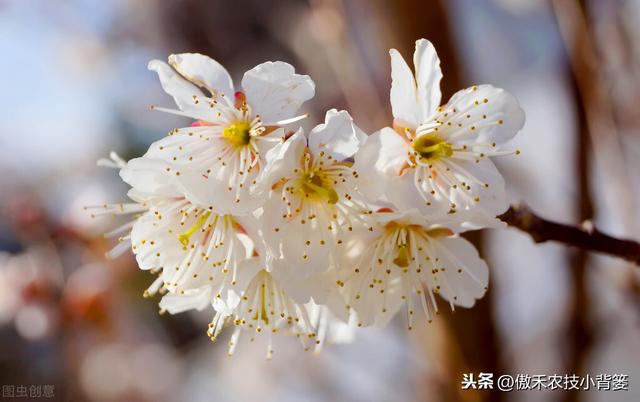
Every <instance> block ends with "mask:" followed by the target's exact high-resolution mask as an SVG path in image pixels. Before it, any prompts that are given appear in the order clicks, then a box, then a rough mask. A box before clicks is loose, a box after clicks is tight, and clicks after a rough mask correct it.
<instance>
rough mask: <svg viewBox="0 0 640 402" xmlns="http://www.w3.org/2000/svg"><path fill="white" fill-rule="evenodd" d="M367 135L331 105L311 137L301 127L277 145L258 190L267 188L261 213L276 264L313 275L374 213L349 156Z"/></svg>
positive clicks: (271, 153) (265, 237) (264, 232)
mask: <svg viewBox="0 0 640 402" xmlns="http://www.w3.org/2000/svg"><path fill="white" fill-rule="evenodd" d="M364 138H365V134H364V133H363V132H362V131H361V130H360V129H359V128H358V127H357V126H356V125H355V124H354V123H353V120H352V119H351V117H350V116H349V114H348V113H347V112H345V111H340V112H338V111H336V110H330V111H328V112H327V114H326V118H325V123H324V124H320V125H318V126H316V127H315V128H314V129H312V130H311V132H310V133H309V135H308V137H307V136H306V135H305V134H304V132H303V131H302V130H301V129H300V130H298V131H297V132H296V133H295V134H294V135H293V136H291V137H290V138H288V139H287V140H286V141H284V142H282V143H281V144H279V145H278V146H276V147H274V148H273V149H272V150H271V151H270V152H269V154H268V155H267V161H268V163H267V166H266V168H265V169H264V171H263V172H262V174H261V175H260V176H259V177H258V180H257V184H256V185H255V186H254V188H253V190H254V193H264V192H266V193H268V198H267V200H266V202H265V204H264V213H263V214H262V216H261V218H260V223H261V225H260V226H261V228H262V238H263V240H264V242H265V243H266V244H267V246H268V250H269V252H270V253H271V255H272V256H273V257H274V258H275V259H276V261H275V262H274V263H281V264H288V265H290V266H291V267H292V271H295V272H293V273H294V274H298V275H299V276H301V277H308V276H309V275H313V274H315V273H319V272H323V271H326V270H327V269H328V268H329V264H330V258H331V255H332V252H333V250H334V249H335V248H336V247H340V245H341V244H342V243H343V242H344V241H345V239H346V237H347V236H348V234H349V233H350V232H351V231H352V230H354V227H355V226H358V225H363V224H365V218H366V216H367V214H368V213H370V211H369V209H368V207H367V206H366V205H365V203H364V201H363V199H362V197H361V196H360V195H359V193H358V192H357V190H356V189H355V179H356V177H357V176H358V173H357V172H356V171H355V170H354V169H353V168H352V167H351V163H350V162H349V160H348V158H350V157H352V156H353V155H354V154H355V152H356V151H357V150H358V147H359V145H360V143H361V142H362V141H363V140H364Z"/></svg>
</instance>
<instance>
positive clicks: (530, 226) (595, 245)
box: [498, 204, 640, 265]
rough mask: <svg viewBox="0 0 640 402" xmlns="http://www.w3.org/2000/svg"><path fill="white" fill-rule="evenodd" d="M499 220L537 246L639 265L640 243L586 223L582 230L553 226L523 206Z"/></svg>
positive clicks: (559, 225)
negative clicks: (561, 246)
mask: <svg viewBox="0 0 640 402" xmlns="http://www.w3.org/2000/svg"><path fill="white" fill-rule="evenodd" d="M498 218H499V219H500V220H502V221H503V222H505V223H507V224H508V225H509V226H513V227H515V228H518V229H520V230H521V231H523V232H526V233H527V234H529V235H530V236H531V238H533V241H535V242H536V243H543V242H546V241H557V242H560V243H564V244H567V245H569V246H573V247H578V248H580V249H583V250H588V251H597V252H600V253H604V254H609V255H612V256H615V257H619V258H623V259H625V260H627V261H631V262H633V263H634V264H636V265H640V243H638V242H636V241H633V240H627V239H618V238H616V237H612V236H609V235H607V234H605V233H602V232H600V231H599V230H598V229H596V228H595V227H594V226H593V224H592V223H591V222H589V221H585V222H584V223H583V224H582V227H576V226H571V225H565V224H562V223H557V222H552V221H549V220H546V219H544V218H541V217H539V216H538V215H536V214H535V213H534V212H533V211H531V209H529V207H527V206H526V205H524V204H518V205H512V206H511V207H510V208H509V209H508V210H507V212H505V213H504V214H502V215H500V216H498Z"/></svg>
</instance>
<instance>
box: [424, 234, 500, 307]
mask: <svg viewBox="0 0 640 402" xmlns="http://www.w3.org/2000/svg"><path fill="white" fill-rule="evenodd" d="M432 244H433V246H432V247H431V250H432V251H433V254H434V255H433V256H432V257H431V258H438V259H439V264H440V266H439V268H440V272H438V284H439V285H440V290H439V293H440V295H441V296H442V297H443V298H444V299H445V300H448V301H449V302H451V303H453V304H455V305H458V306H462V307H471V306H473V305H474V303H475V301H476V300H477V299H480V298H481V297H482V296H484V293H485V292H486V289H487V285H488V283H489V268H488V267H487V264H486V262H484V260H483V259H482V258H480V256H479V255H478V250H476V248H475V247H474V246H473V244H471V243H469V242H468V241H467V240H465V239H463V238H461V237H447V238H439V239H436V240H434V241H432ZM442 268H445V269H444V271H443V270H442Z"/></svg>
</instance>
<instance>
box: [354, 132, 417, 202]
mask: <svg viewBox="0 0 640 402" xmlns="http://www.w3.org/2000/svg"><path fill="white" fill-rule="evenodd" d="M409 149H410V148H409V144H408V143H407V142H406V141H405V140H404V139H402V137H400V135H399V134H398V133H396V132H395V131H394V130H393V129H391V128H389V127H385V128H383V129H382V130H380V131H377V132H375V133H373V134H371V135H370V136H368V137H367V139H366V140H365V142H364V144H362V146H361V147H360V149H359V150H358V152H357V153H356V155H355V163H354V166H353V168H354V170H356V171H357V172H358V173H359V184H358V185H359V189H360V191H362V192H363V193H364V194H365V195H366V196H367V197H369V198H371V199H373V200H375V199H377V198H378V197H379V196H380V195H382V194H383V193H384V192H385V188H386V185H387V182H388V181H389V180H394V179H395V177H396V176H397V175H399V174H400V171H401V169H402V167H403V165H404V164H405V163H406V161H407V153H408V152H409Z"/></svg>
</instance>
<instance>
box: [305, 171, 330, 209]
mask: <svg viewBox="0 0 640 402" xmlns="http://www.w3.org/2000/svg"><path fill="white" fill-rule="evenodd" d="M300 191H302V193H303V194H304V196H305V197H306V198H308V199H312V200H315V201H327V202H328V203H329V204H335V203H337V202H338V198H339V197H338V193H337V192H336V191H335V190H334V189H333V182H332V181H331V179H330V178H329V177H327V175H326V174H324V173H323V172H322V171H321V170H317V171H315V172H309V173H306V174H305V175H304V176H303V178H302V182H301V184H300Z"/></svg>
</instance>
